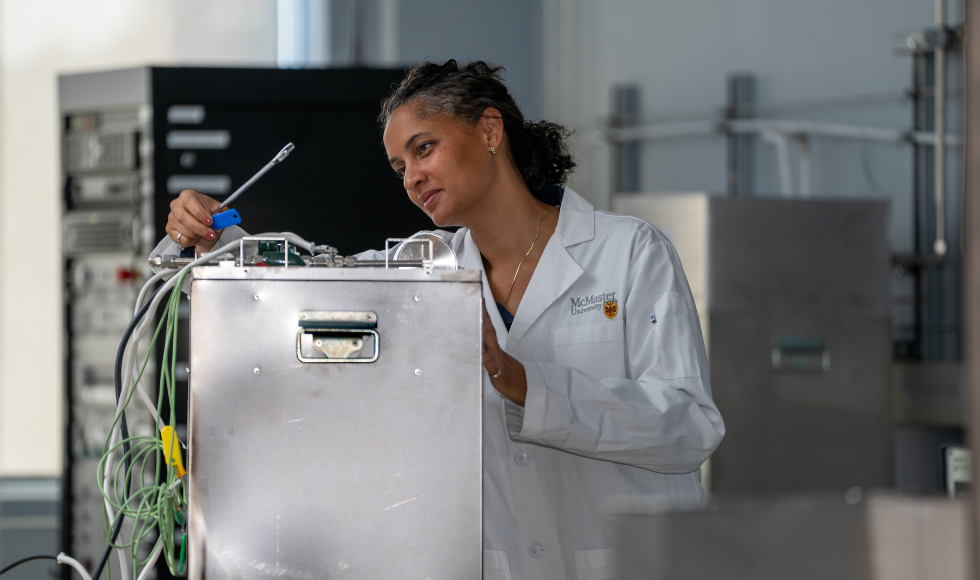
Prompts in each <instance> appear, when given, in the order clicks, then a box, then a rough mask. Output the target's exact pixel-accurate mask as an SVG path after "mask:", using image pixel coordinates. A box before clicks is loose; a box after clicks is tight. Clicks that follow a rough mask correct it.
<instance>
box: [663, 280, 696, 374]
mask: <svg viewBox="0 0 980 580" xmlns="http://www.w3.org/2000/svg"><path fill="white" fill-rule="evenodd" d="M653 310H654V315H655V316H656V320H657V322H656V326H655V328H654V332H655V333H656V335H657V344H658V348H659V349H660V360H661V361H663V367H664V378H666V379H683V378H689V377H700V376H701V365H700V364H698V341H697V339H696V338H695V336H696V334H695V332H694V320H693V318H692V316H691V313H690V312H689V309H688V306H687V301H686V300H685V299H684V295H683V294H681V293H680V292H668V293H667V294H664V295H663V297H662V298H660V300H658V301H657V303H656V304H654V305H653Z"/></svg>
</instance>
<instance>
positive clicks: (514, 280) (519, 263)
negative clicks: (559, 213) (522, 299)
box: [504, 208, 551, 303]
mask: <svg viewBox="0 0 980 580" xmlns="http://www.w3.org/2000/svg"><path fill="white" fill-rule="evenodd" d="M549 215H551V208H548V211H547V212H545V214H544V217H543V218H541V219H539V220H538V228H537V230H536V231H535V232H534V240H533V241H532V242H531V247H530V248H528V249H527V253H526V254H524V257H523V258H521V261H520V262H518V263H517V271H516V272H514V279H513V280H511V281H510V289H509V290H507V298H504V302H505V303H506V302H507V300H509V299H510V295H511V293H513V292H514V282H517V275H518V274H520V273H521V266H523V265H524V260H526V259H527V257H528V256H530V255H531V250H533V249H534V244H535V243H536V242H537V241H538V236H539V235H541V222H543V221H544V220H545V218H546V217H548V216H549Z"/></svg>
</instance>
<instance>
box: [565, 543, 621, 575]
mask: <svg viewBox="0 0 980 580" xmlns="http://www.w3.org/2000/svg"><path fill="white" fill-rule="evenodd" d="M574 555H575V571H576V574H577V576H578V580H613V579H614V578H615V577H616V550H613V549H605V550H576V551H575V552H574Z"/></svg>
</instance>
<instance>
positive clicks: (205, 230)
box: [166, 189, 221, 254]
mask: <svg viewBox="0 0 980 580" xmlns="http://www.w3.org/2000/svg"><path fill="white" fill-rule="evenodd" d="M219 205H221V204H220V203H219V202H218V201H217V200H214V199H211V198H210V197H208V196H206V195H204V194H202V193H198V192H196V191H194V190H192V189H185V190H184V191H182V192H180V195H179V196H177V199H175V200H173V201H172V202H170V216H169V218H168V219H167V228H166V229H167V235H169V236H170V239H171V240H173V241H175V242H177V243H178V244H180V245H181V246H184V247H187V248H189V247H192V246H197V251H198V253H199V254H203V253H206V252H209V251H211V248H213V247H214V245H215V244H216V243H218V238H220V237H221V232H215V231H214V230H213V229H211V228H210V227H208V226H210V225H211V223H212V220H211V212H213V211H214V210H216V209H218V206H219ZM178 234H180V239H179V240H178V239H177V235H178Z"/></svg>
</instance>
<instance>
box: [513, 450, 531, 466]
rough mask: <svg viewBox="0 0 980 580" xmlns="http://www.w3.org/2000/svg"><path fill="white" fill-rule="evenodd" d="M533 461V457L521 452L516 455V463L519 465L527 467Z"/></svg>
mask: <svg viewBox="0 0 980 580" xmlns="http://www.w3.org/2000/svg"><path fill="white" fill-rule="evenodd" d="M530 461H531V456H530V455H528V454H527V453H524V452H523V451H521V452H520V453H517V454H515V455H514V462H515V463H517V464H518V465H527V464H528V462H530Z"/></svg>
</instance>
